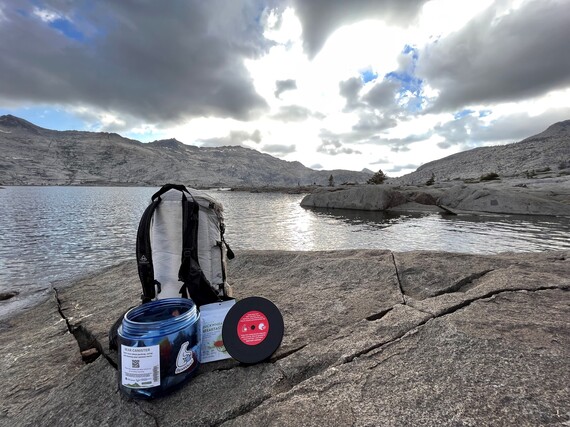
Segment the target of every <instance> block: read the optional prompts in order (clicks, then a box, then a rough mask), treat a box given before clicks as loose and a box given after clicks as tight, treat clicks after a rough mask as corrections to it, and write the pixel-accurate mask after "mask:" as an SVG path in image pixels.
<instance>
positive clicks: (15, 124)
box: [0, 114, 42, 133]
mask: <svg viewBox="0 0 570 427" xmlns="http://www.w3.org/2000/svg"><path fill="white" fill-rule="evenodd" d="M0 126H2V127H4V128H9V129H14V130H16V129H25V130H27V131H31V132H34V133H38V132H39V131H40V130H42V128H41V127H39V126H36V125H35V124H33V123H30V122H29V121H27V120H24V119H21V118H19V117H16V116H13V115H11V114H7V115H5V116H0Z"/></svg>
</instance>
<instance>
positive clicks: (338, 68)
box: [0, 0, 570, 177]
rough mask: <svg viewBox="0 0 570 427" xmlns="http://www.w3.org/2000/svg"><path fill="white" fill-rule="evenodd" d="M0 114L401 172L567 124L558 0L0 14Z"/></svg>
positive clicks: (248, 2)
mask: <svg viewBox="0 0 570 427" xmlns="http://www.w3.org/2000/svg"><path fill="white" fill-rule="evenodd" d="M0 40H2V42H1V43H0V58H1V60H0V114H13V115H16V116H18V117H22V118H24V119H26V120H29V121H31V122H33V123H35V124H37V125H40V126H43V127H46V128H50V129H57V130H70V129H76V130H88V131H105V132H116V133H119V134H121V135H123V136H125V137H129V138H133V139H137V140H139V141H143V142H149V141H154V140H158V139H167V138H176V139H178V140H179V141H181V142H183V143H185V144H192V145H196V146H202V147H216V146H223V145H240V146H244V147H248V148H252V149H255V150H258V151H261V152H264V153H268V154H271V155H273V156H275V157H278V158H281V159H283V160H288V161H300V162H301V163H303V164H304V165H305V166H307V167H311V168H314V169H327V170H328V169H350V170H362V169H364V168H367V169H370V170H372V171H377V170H379V169H381V170H382V171H384V172H385V173H386V174H387V175H388V176H393V177H395V176H400V175H402V174H405V173H409V172H412V171H414V170H415V169H416V168H417V167H419V166H421V165H422V164H424V163H426V162H429V161H432V160H436V159H439V158H442V157H446V156H449V155H451V154H454V153H457V152H460V151H465V150H468V149H472V148H475V147H479V146H489V145H497V144H506V143H512V142H516V141H520V140H521V139H523V138H525V137H528V136H531V135H534V134H536V133H539V132H541V131H543V130H544V129H546V128H547V127H548V126H549V125H551V124H553V123H555V122H558V121H561V120H567V119H570V0H494V1H493V0H430V1H426V0H351V1H345V0H208V1H203V0H172V1H168V2H160V1H155V0H121V1H116V0H98V1H93V0H45V1H43V0H29V1H28V0H0Z"/></svg>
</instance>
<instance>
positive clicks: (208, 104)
mask: <svg viewBox="0 0 570 427" xmlns="http://www.w3.org/2000/svg"><path fill="white" fill-rule="evenodd" d="M32 3H33V2H32ZM222 3H223V13H220V7H221V6H222V4H221V2H220V1H208V2H204V1H200V0H189V1H183V2H182V1H181V2H176V3H173V4H170V5H169V7H167V8H165V7H164V6H163V5H162V4H160V2H142V3H132V2H116V1H111V0H107V1H101V2H97V3H94V4H93V5H92V6H89V7H86V6H85V5H84V3H83V2H63V1H56V0H48V1H45V2H43V4H42V8H41V9H37V10H35V9H34V7H35V6H32V5H31V4H30V5H28V6H27V9H26V6H25V5H22V8H21V9H19V10H17V11H16V10H14V9H12V8H11V9H4V16H5V20H4V21H3V23H2V25H1V26H0V39H2V40H17V41H18V42H17V43H2V44H0V56H1V57H2V58H3V60H2V61H1V62H0V75H2V79H0V96H2V97H3V98H6V99H8V100H11V101H20V102H21V103H27V104H30V103H36V104H49V103H53V104H58V105H63V106H74V105H89V106H90V107H91V108H94V109H100V110H102V111H107V112H111V113H113V114H115V115H122V114H125V115H130V116H132V117H135V118H137V119H138V120H140V121H144V122H151V123H161V124H163V125H167V124H174V123H178V122H181V121H183V120H185V119H188V118H191V117H200V116H206V117H208V116H217V117H231V118H235V119H239V120H250V119H252V118H255V117H257V115H259V114H260V113H261V112H262V111H264V110H265V109H266V108H267V104H266V102H265V100H264V99H263V98H261V97H260V96H259V95H258V94H257V92H256V91H255V89H254V87H253V83H252V81H251V77H250V75H249V72H248V71H247V69H246V68H245V66H244V59H246V58H256V57H258V56H259V55H261V54H262V53H263V52H265V51H267V49H268V47H269V44H268V43H269V42H268V41H267V40H265V39H264V38H263V34H262V27H261V24H260V23H259V22H258V21H257V20H256V17H257V16H258V15H259V11H260V9H259V3H258V2H257V1H255V0H246V1H241V2H222ZM42 11H45V12H42ZM34 13H35V14H34ZM38 15H39V17H40V18H42V19H39V18H38ZM62 16H65V17H69V18H68V19H73V23H74V25H75V27H70V25H68V24H69V22H71V21H68V20H66V21H65V22H63V21H62V20H61V19H59V18H58V17H62ZM58 19H59V21H58ZM66 19H67V18H66ZM58 22H59V23H58ZM53 23H58V24H57V25H56V26H53V25H50V24H53ZM63 24H66V25H63ZM78 35H82V36H83V40H78V38H79V37H78ZM74 36H75V37H74Z"/></svg>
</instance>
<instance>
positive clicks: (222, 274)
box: [136, 184, 234, 307]
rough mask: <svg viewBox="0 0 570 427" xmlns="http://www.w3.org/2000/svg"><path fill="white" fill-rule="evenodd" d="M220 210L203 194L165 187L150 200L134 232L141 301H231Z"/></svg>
mask: <svg viewBox="0 0 570 427" xmlns="http://www.w3.org/2000/svg"><path fill="white" fill-rule="evenodd" d="M224 233H225V225H224V217H223V207H222V204H221V203H220V202H218V201H217V200H215V199H214V198H212V197H211V196H209V195H208V194H206V193H204V192H201V191H198V190H194V189H187V188H186V187H185V186H184V185H177V184H166V185H164V186H163V187H162V188H161V189H160V190H159V191H158V192H156V193H155V194H154V195H153V196H152V198H151V203H150V205H149V206H148V207H147V208H146V210H145V211H144V213H143V215H142V218H141V220H140V223H139V227H138V231H137V243H136V256H137V267H138V273H139V278H140V281H141V284H142V295H141V299H142V302H143V303H145V302H148V301H152V300H157V299H163V298H172V297H182V298H192V300H193V301H194V303H195V304H196V305H197V306H198V307H200V306H201V305H204V304H209V303H212V302H216V301H223V300H227V299H229V298H231V288H230V286H229V285H228V282H227V273H226V272H227V266H226V260H227V259H232V258H234V254H233V252H232V250H231V249H230V247H229V245H228V244H227V243H226V241H225V239H224Z"/></svg>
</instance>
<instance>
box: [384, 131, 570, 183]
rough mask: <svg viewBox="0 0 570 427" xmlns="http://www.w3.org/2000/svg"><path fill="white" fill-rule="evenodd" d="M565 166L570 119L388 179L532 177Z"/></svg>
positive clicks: (568, 155) (568, 165)
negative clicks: (525, 136) (521, 138)
mask: <svg viewBox="0 0 570 427" xmlns="http://www.w3.org/2000/svg"><path fill="white" fill-rule="evenodd" d="M561 166H562V167H561ZM567 168H570V120H565V121H562V122H558V123H555V124H553V125H551V126H549V127H548V128H547V129H546V130H545V131H544V132H541V133H539V134H537V135H534V136H531V137H528V138H526V139H523V140H522V141H519V142H516V143H513V144H507V145H498V146H493V147H479V148H474V149H472V150H468V151H463V152H460V153H456V154H453V155H451V156H447V157H444V158H442V159H439V160H434V161H432V162H428V163H426V164H424V165H422V166H420V167H419V168H418V169H417V170H416V171H415V172H412V173H409V174H407V175H404V176H402V177H399V178H394V179H393V180H391V182H392V183H394V184H401V185H417V184H424V183H426V182H427V181H428V180H429V179H430V178H431V177H432V176H433V178H434V180H435V181H436V182H442V181H452V180H463V179H476V178H480V177H481V176H483V175H485V174H490V173H496V174H498V175H499V176H501V177H532V176H533V174H536V173H538V172H544V171H555V172H557V171H558V170H563V169H567Z"/></svg>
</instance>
